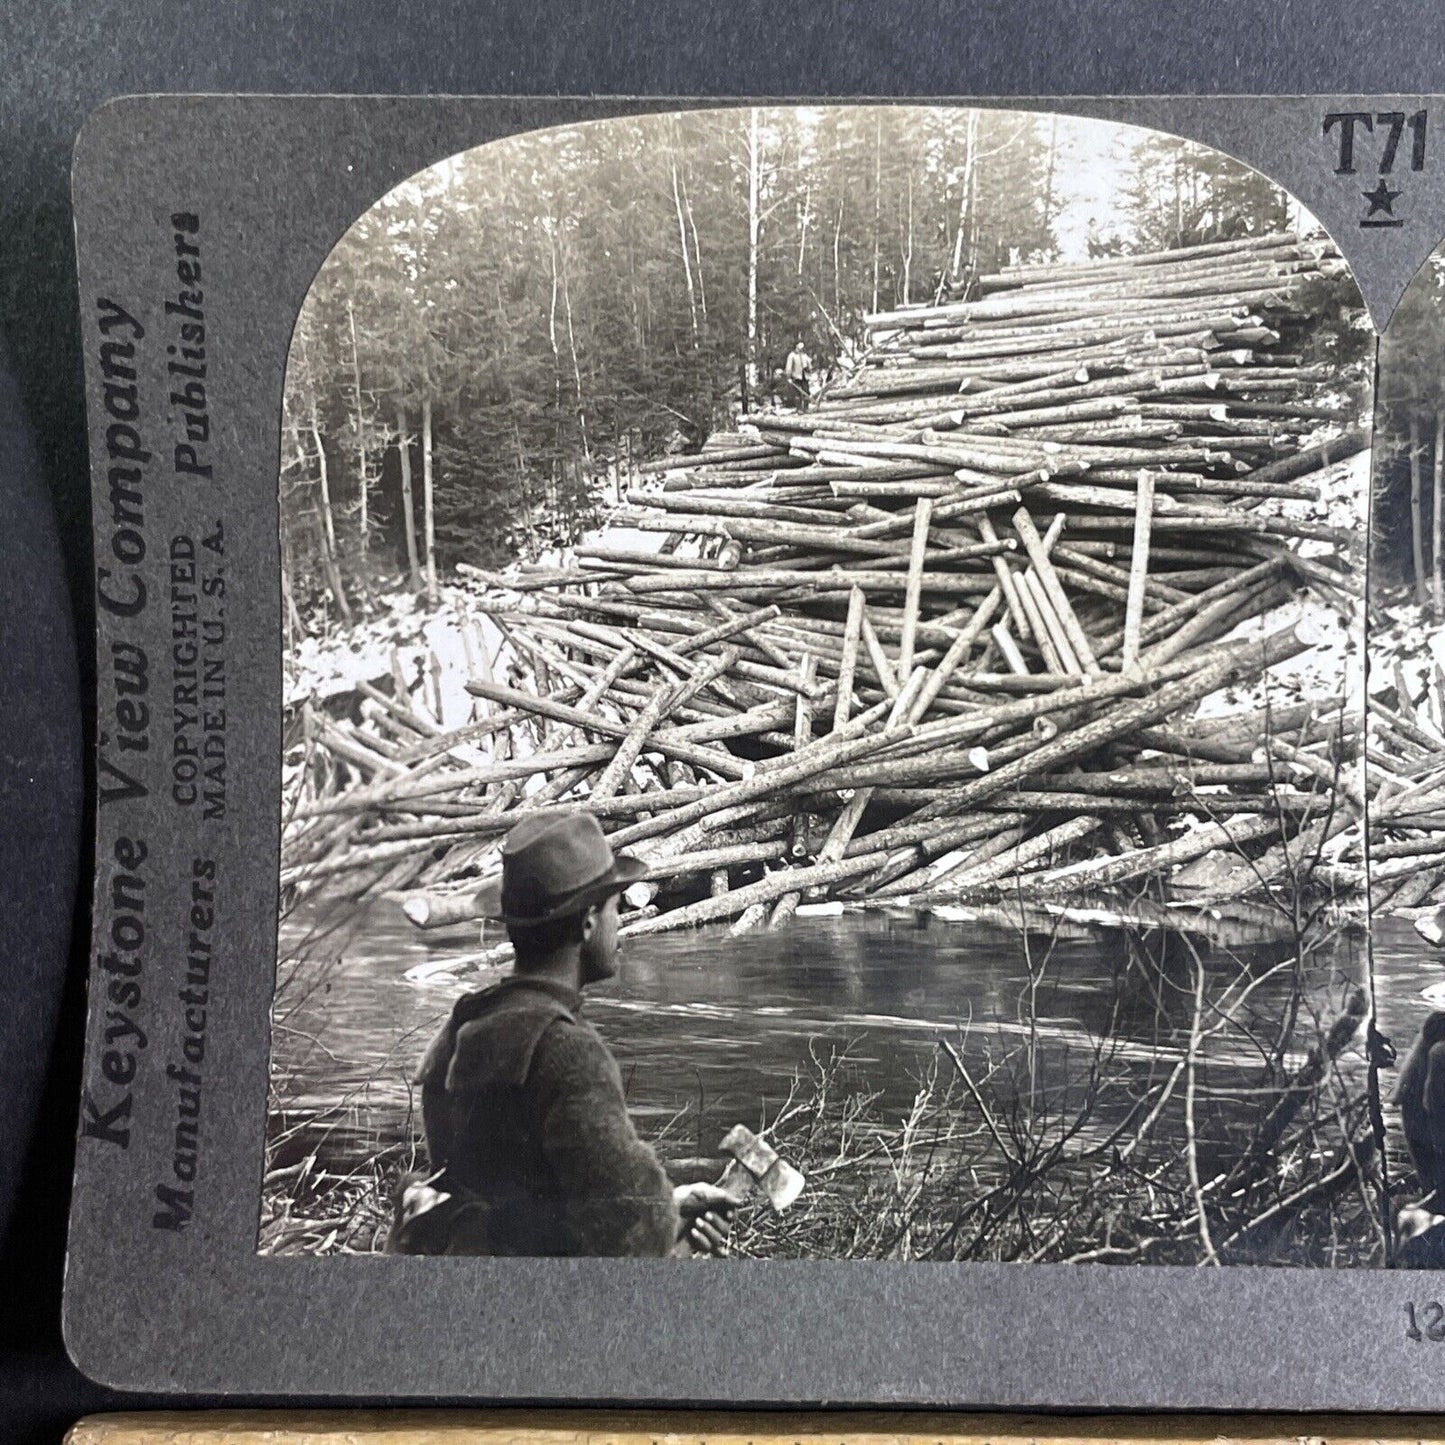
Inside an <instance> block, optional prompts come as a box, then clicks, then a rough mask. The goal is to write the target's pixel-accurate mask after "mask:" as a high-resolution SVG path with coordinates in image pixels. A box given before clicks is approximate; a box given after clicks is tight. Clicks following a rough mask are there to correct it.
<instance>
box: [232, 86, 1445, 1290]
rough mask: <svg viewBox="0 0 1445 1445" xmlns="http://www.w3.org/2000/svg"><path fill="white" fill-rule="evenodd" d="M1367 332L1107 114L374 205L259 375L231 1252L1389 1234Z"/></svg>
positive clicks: (1252, 180)
mask: <svg viewBox="0 0 1445 1445" xmlns="http://www.w3.org/2000/svg"><path fill="white" fill-rule="evenodd" d="M1375 362H1376V345H1375V334H1374V331H1373V329H1372V327H1371V324H1370V322H1369V319H1368V317H1367V316H1366V313H1365V309H1364V306H1363V303H1362V301H1361V297H1360V293H1359V290H1358V288H1357V286H1356V284H1355V281H1354V278H1353V276H1352V275H1351V272H1350V269H1349V267H1348V265H1347V264H1346V262H1345V261H1344V260H1343V259H1342V258H1341V256H1340V254H1339V252H1338V251H1337V249H1336V247H1335V245H1334V244H1333V242H1332V240H1331V238H1330V237H1329V236H1328V235H1327V234H1326V233H1325V232H1324V230H1323V229H1322V228H1321V226H1320V225H1319V223H1318V222H1317V221H1316V220H1315V218H1314V217H1313V216H1312V215H1311V214H1310V213H1309V212H1308V211H1307V210H1306V209H1304V208H1303V207H1302V206H1301V204H1300V203H1299V202H1298V201H1297V200H1296V199H1295V198H1294V197H1292V196H1291V195H1289V194H1287V193H1286V192H1285V191H1283V190H1281V189H1280V188H1279V187H1278V186H1276V185H1275V184H1274V183H1273V182H1271V181H1270V180H1269V179H1268V178H1267V177H1265V176H1263V175H1261V174H1260V173H1258V172H1256V171H1254V170H1252V169H1250V168H1249V167H1247V166H1245V165H1244V164H1242V163H1241V162H1239V161H1237V160H1235V159H1233V158H1231V157H1229V156H1227V155H1224V154H1222V153H1220V152H1218V151H1214V150H1211V149H1208V148H1206V147H1203V146H1201V145H1198V144H1196V143H1194V142H1191V141H1188V140H1185V139H1180V138H1177V137H1174V136H1171V135H1167V134H1164V133H1161V132H1157V131H1149V130H1142V129H1136V128H1131V127H1128V126H1122V125H1118V124H1115V123H1112V122H1103V121H1095V120H1086V119H1080V118H1075V117H1070V116H1067V115H1055V114H1050V113H1044V112H1027V111H1019V110H1009V109H998V110H990V109H978V108H966V107H943V106H936V107H920V106H815V107H779V108H759V107H735V106H726V107H721V108H717V109H711V110H698V111H690V112H685V113H661V114H655V115H647V116H634V117H624V118H619V119H611V120H604V121H596V122H589V123H587V124H583V125H577V126H574V127H567V128H559V129H551V130H545V131H539V132H534V133H528V134H523V135H519V136H515V137H513V138H510V139H507V140H503V141H498V142H494V143H491V144H488V145H485V146H481V147H478V148H476V149H474V150H470V151H465V152H463V153H461V154H458V155H455V156H452V157H451V158H449V159H447V160H445V161H442V162H441V163H439V164H437V165H435V166H432V167H431V168H430V169H428V170H425V171H422V172H420V173H418V174H416V175H414V176H412V177H411V178H410V179H409V180H407V181H405V182H404V183H403V184H401V185H399V186H397V187H396V189H395V190H393V191H391V192H390V193H389V194H387V195H385V196H383V197H381V198H380V199H378V200H377V202H376V204H375V205H373V206H372V207H371V208H370V209H369V210H368V211H366V213H365V214H363V215H361V216H359V217H358V218H357V219H356V221H355V223H354V225H353V226H352V227H351V229H350V230H349V231H348V232H347V233H346V235H345V236H344V237H343V238H342V239H341V240H340V242H339V243H338V244H337V246H336V247H335V249H334V250H333V252H332V253H331V255H330V256H329V258H328V259H327V261H326V262H325V264H324V265H323V266H322V268H321V270H320V271H319V273H318V274H317V276H316V278H315V281H314V283H313V285H312V288H311V291H310V294H309V296H308V298H307V301H306V304H305V306H304V308H303V310H302V312H301V315H300V317H299V319H298V321H297V324H296V329H295V333H294V336H293V339H292V344H291V351H290V359H289V365H288V369H287V374H286V390H285V408H284V425H283V431H282V436H281V438H280V452H279V461H280V468H279V488H280V496H281V535H280V538H279V546H280V549H281V556H282V564H283V565H282V577H283V609H282V625H283V627H284V669H285V672H284V720H283V726H284V732H283V744H282V746H283V768H282V774H283V783H282V796H281V797H280V798H279V799H278V800H277V802H278V809H279V816H280V828H281V873H280V879H279V886H280V913H279V917H280V922H279V935H278V957H277V971H276V986H275V996H274V1001H273V1007H272V1056H271V1071H270V1090H271V1093H270V1104H269V1112H268V1129H267V1159H266V1167H265V1176H264V1184H263V1190H262V1198H261V1201H260V1219H259V1232H258V1247H259V1249H260V1250H261V1251H262V1252H263V1253H267V1254H278V1255H295V1254H301V1255H337V1254H371V1253H382V1252H390V1253H400V1254H449V1255H512V1256H519V1255H520V1256H540V1255H546V1256H569V1255H594V1256H638V1257H643V1256H676V1257H678V1258H679V1259H691V1260H692V1261H694V1263H693V1264H689V1265H684V1266H680V1267H697V1268H726V1267H727V1262H728V1261H730V1260H734V1259H869V1260H894V1261H905V1260H918V1261H935V1262H937V1261H947V1262H961V1261H990V1262H1017V1263H1049V1264H1059V1263H1106V1264H1119V1265H1147V1264H1173V1265H1207V1266H1222V1265H1232V1264H1272V1265H1299V1266H1311V1267H1320V1268H1338V1267H1352V1266H1376V1265H1383V1264H1386V1263H1388V1262H1390V1260H1391V1259H1392V1258H1393V1257H1394V1251H1395V1248H1396V1244H1395V1238H1394V1231H1395V1214H1396V1210H1397V1206H1398V1204H1399V1200H1398V1199H1397V1198H1396V1197H1395V1196H1393V1195H1392V1194H1391V1192H1390V1190H1391V1180H1390V1178H1389V1177H1388V1171H1387V1170H1386V1169H1385V1168H1384V1165H1385V1163H1386V1162H1387V1161H1391V1160H1392V1155H1393V1154H1394V1153H1396V1152H1398V1150H1397V1148H1396V1145H1395V1144H1394V1143H1393V1142H1392V1139H1387V1138H1386V1137H1384V1136H1385V1132H1386V1128H1387V1126H1386V1125H1385V1124H1384V1123H1383V1122H1382V1120H1383V1118H1384V1111H1387V1110H1391V1109H1393V1105H1392V1104H1391V1103H1390V1101H1389V1098H1388V1091H1389V1088H1390V1081H1389V1078H1388V1076H1386V1077H1384V1078H1383V1080H1382V1069H1381V1067H1380V1065H1379V1060H1378V1057H1377V1056H1372V1055H1371V1054H1370V1053H1369V1052H1368V1051H1367V1048H1366V1041H1367V1039H1368V1038H1370V1037H1371V1034H1372V1030H1373V1029H1374V1025H1375V1014H1374V1008H1375V1003H1376V999H1375V994H1374V991H1373V988H1372V982H1373V981H1372V979H1371V976H1370V971H1369V963H1368V949H1367V940H1366V900H1365V892H1366V890H1365V873H1364V863H1365V843H1366V839H1365V836H1364V810H1365V803H1366V798H1365V795H1364V789H1365V788H1366V786H1367V783H1366V782H1365V781H1363V780H1364V779H1365V777H1366V774H1365V773H1364V772H1363V771H1362V768H1363V763H1364V750H1365V730H1364V723H1363V719H1364V712H1365V668H1364V662H1365V595H1364V594H1365V585H1364V579H1365V561H1366V550H1367V548H1366V537H1367V532H1368V525H1369V520H1370V515H1369V514H1370V507H1369V492H1370V477H1371V428H1372V421H1373V417H1374V404H1375V399H1374V397H1373V395H1372V388H1373V382H1374V374H1375ZM1424 370H1425V368H1423V367H1421V368H1415V371H1416V372H1417V373H1418V374H1419V375H1418V378H1417V379H1418V380H1420V383H1421V384H1424V383H1423V373H1424ZM1392 384H1393V383H1391V382H1388V381H1382V392H1381V398H1380V400H1381V403H1382V406H1384V407H1385V410H1384V411H1383V412H1382V413H1381V414H1382V415H1383V416H1385V417H1386V418H1388V419H1389V421H1390V425H1391V427H1395V426H1396V425H1397V421H1398V420H1399V419H1403V420H1404V422H1405V424H1406V425H1407V430H1409V431H1410V435H1411V436H1414V437H1415V440H1414V441H1413V442H1411V443H1410V444H1409V445H1410V446H1411V447H1412V448H1413V450H1412V451H1411V452H1410V455H1411V456H1412V457H1414V458H1415V462H1416V468H1415V469H1416V472H1417V473H1418V472H1419V470H1420V467H1421V466H1422V465H1424V463H1422V462H1421V461H1420V458H1421V456H1423V455H1424V449H1425V448H1426V445H1427V441H1428V438H1427V435H1426V434H1427V432H1429V428H1428V427H1426V425H1425V423H1424V422H1423V421H1421V420H1419V419H1418V418H1416V417H1415V411H1414V410H1412V409H1410V408H1405V409H1403V410H1402V409H1400V408H1399V407H1398V406H1396V404H1395V402H1394V401H1393V400H1392V398H1393V396H1394V394H1395V393H1394V392H1393V391H1391V390H1390V387H1391V385H1392ZM1392 406H1394V407H1395V410H1393V411H1392V410H1391V409H1390V408H1391V407H1392ZM1416 410H1418V408H1416ZM1407 412H1408V415H1407ZM1431 425H1432V426H1433V425H1434V423H1433V422H1432V423H1431ZM1411 429H1413V430H1411ZM1437 430H1438V429H1437ZM1417 432H1418V433H1419V435H1418V436H1415V433H1417ZM1392 434H1393V433H1392ZM1429 434H1430V435H1435V434H1436V433H1433V432H1431V433H1429ZM1436 447H1437V450H1436V451H1435V452H1434V454H1433V455H1434V457H1435V458H1436V460H1435V462H1434V466H1435V472H1434V476H1435V478H1436V483H1437V485H1438V477H1439V461H1438V458H1439V456H1440V454H1441V453H1440V451H1439V444H1438V443H1436ZM1397 470H1398V468H1397ZM1391 475H1392V476H1393V475H1394V473H1391ZM1377 493H1378V487H1377ZM1377 505H1378V502H1377ZM1397 511H1398V509H1397ZM1407 511H1408V509H1407ZM1422 515H1423V513H1421V511H1420V509H1419V507H1417V508H1416V511H1415V513H1414V517H1415V529H1416V530H1415V536H1416V538H1417V541H1416V543H1415V554H1414V555H1415V558H1416V572H1415V573H1414V574H1413V577H1412V576H1411V575H1410V574H1409V573H1408V568H1407V570H1406V572H1404V573H1402V574H1401V578H1400V581H1401V582H1402V584H1407V585H1413V586H1414V587H1415V588H1416V589H1417V591H1418V590H1419V589H1423V591H1422V592H1420V595H1419V596H1418V597H1417V596H1416V595H1415V594H1414V593H1410V594H1409V596H1408V597H1407V598H1406V599H1405V600H1403V601H1402V602H1401V604H1400V606H1401V607H1402V608H1403V609H1404V611H1403V612H1401V613H1400V615H1401V616H1402V617H1406V618H1408V619H1418V620H1419V623H1420V625H1421V626H1423V625H1425V622H1426V620H1427V619H1428V620H1433V619H1434V617H1435V613H1436V612H1438V609H1439V607H1440V580H1439V579H1440V569H1439V564H1438V563H1435V564H1434V569H1435V570H1434V571H1433V573H1430V574H1429V575H1428V576H1426V577H1424V578H1423V580H1422V578H1421V576H1420V573H1419V567H1420V562H1419V559H1420V556H1421V552H1420V548H1421V545H1422V543H1421V542H1420V541H1419V540H1418V539H1419V537H1420V536H1421V533H1420V530H1419V528H1420V525H1421V523H1420V517H1421V516H1422ZM1378 516H1379V514H1378V512H1377V530H1378V527H1379V522H1378ZM1391 516H1392V517H1394V518H1395V519H1396V520H1395V522H1394V523H1392V525H1398V526H1400V527H1405V526H1406V525H1407V522H1406V520H1405V518H1406V513H1399V515H1398V516H1396V513H1395V512H1392V513H1391ZM1434 517H1435V531H1434V533H1433V536H1434V537H1436V538H1438V537H1439V536H1440V535H1441V533H1440V523H1439V518H1440V509H1439V505H1438V503H1437V504H1436V506H1435V511H1434ZM1424 545H1425V547H1426V551H1427V552H1429V555H1430V556H1431V557H1433V556H1434V552H1433V550H1432V547H1431V544H1430V543H1429V541H1428V539H1427V541H1426V543H1425V544H1424ZM1407 561H1408V557H1407ZM1432 589H1433V590H1432ZM1392 605H1393V604H1392ZM1432 608H1433V609H1435V611H1433V612H1432ZM1397 610H1398V609H1397ZM1403 625H1405V624H1404V623H1402V626H1403ZM1409 625H1410V626H1414V625H1415V621H1414V620H1411V621H1410V622H1409ZM1412 676H1413V674H1412ZM1428 682H1429V686H1430V687H1432V688H1436V687H1437V683H1438V672H1434V673H1430V675H1429V678H1428ZM1411 686H1412V687H1413V688H1414V690H1415V691H1416V692H1418V690H1419V683H1418V679H1417V680H1416V683H1414V684H1412V685H1411ZM1435 697H1436V701H1437V702H1438V689H1437V692H1436V693H1435ZM1390 706H1391V708H1392V709H1393V711H1391V713H1390V715H1389V718H1388V719H1386V722H1387V723H1388V727H1389V728H1390V729H1391V732H1390V738H1391V739H1392V742H1391V746H1392V747H1396V748H1397V749H1400V750H1403V751H1398V750H1397V751H1396V753H1395V754H1394V755H1395V756H1397V757H1402V758H1405V759H1408V760H1410V767H1409V768H1406V767H1404V766H1403V764H1402V766H1401V769H1400V771H1401V773H1402V774H1403V773H1406V772H1408V773H1410V775H1411V777H1414V776H1415V772H1413V771H1412V769H1414V767H1415V762H1414V760H1415V759H1416V758H1417V756H1418V755H1419V752H1420V750H1421V749H1423V748H1424V747H1425V744H1424V743H1423V742H1421V741H1420V739H1421V738H1422V737H1424V736H1426V735H1428V736H1429V737H1430V738H1431V739H1432V742H1431V743H1430V746H1431V747H1435V746H1436V742H1435V741H1433V740H1437V739H1438V738H1439V736H1440V725H1441V722H1442V721H1445V720H1442V719H1441V718H1440V717H1439V715H1438V714H1432V715H1431V717H1430V718H1429V719H1426V718H1424V717H1423V716H1422V715H1421V713H1420V710H1421V708H1423V707H1427V706H1434V704H1428V705H1427V704H1420V703H1418V702H1417V701H1416V700H1415V699H1414V694H1413V693H1412V695H1411V699H1410V700H1409V701H1408V703H1407V701H1405V700H1401V699H1396V700H1395V701H1394V702H1392V703H1391V704H1390ZM1381 717H1382V718H1383V717H1384V714H1383V713H1382V714H1381ZM1382 725H1383V724H1382ZM1441 746H1445V744H1441ZM1432 756H1438V753H1436V754H1433V755H1432ZM1421 776H1425V777H1426V778H1427V781H1426V782H1425V783H1424V784H1422V786H1424V787H1425V788H1426V791H1427V792H1428V788H1429V786H1432V785H1431V784H1429V782H1428V777H1430V776H1433V775H1430V774H1428V769H1424V770H1423V771H1422V772H1421ZM1374 796H1375V798H1376V800H1377V801H1378V792H1376V793H1375V794H1374ZM1397 796H1399V795H1398V794H1397ZM1417 836H1418V835H1417V833H1416V832H1415V831H1407V832H1405V833H1402V834H1399V835H1398V838H1399V841H1398V842H1396V841H1394V840H1395V839H1396V838H1397V834H1395V833H1391V834H1390V837H1391V840H1392V842H1391V844H1390V846H1391V848H1392V849H1395V852H1394V854H1393V857H1394V858H1398V859H1399V860H1400V865H1401V866H1398V867H1396V868H1395V869H1394V871H1395V872H1396V873H1397V874H1399V875H1400V876H1401V877H1402V878H1403V877H1405V875H1407V874H1413V873H1415V872H1416V865H1417V864H1418V863H1419V862H1420V860H1421V859H1422V858H1423V856H1424V850H1419V851H1417V852H1412V851H1410V849H1411V848H1413V847H1414V842H1413V841H1409V842H1408V844H1407V840H1415V839H1416V838H1417ZM1407 860H1408V861H1409V864H1410V866H1408V867H1407V866H1403V865H1404V864H1405V863H1406V861H1407ZM1438 863H1439V867H1438V869H1435V871H1433V872H1431V874H1430V876H1431V877H1432V878H1436V876H1437V874H1438V875H1439V876H1442V877H1445V856H1442V857H1441V858H1440V859H1439V860H1438ZM1432 867H1433V865H1432ZM1417 886H1419V885H1417V884H1416V883H1415V882H1414V881H1413V879H1406V882H1405V887H1406V888H1407V889H1412V890H1413V889H1414V888H1416V887H1417ZM1435 886H1436V885H1435V884H1434V883H1432V884H1431V885H1429V887H1427V888H1424V889H1423V890H1422V891H1421V892H1420V894H1419V897H1418V898H1412V904H1413V905H1414V906H1419V905H1420V904H1422V903H1423V902H1425V901H1426V899H1427V898H1429V897H1430V896H1431V892H1430V890H1431V889H1432V888H1434V887H1435ZM1392 1006H1393V1005H1392ZM1382 1007H1383V1005H1382ZM1372 1059H1373V1062H1372ZM1382 1091H1383V1093H1384V1095H1385V1097H1384V1099H1383V1103H1382ZM1391 1117H1392V1118H1393V1115H1392V1116H1391ZM1388 1127H1389V1128H1390V1129H1391V1130H1393V1129H1394V1125H1393V1123H1391V1124H1390V1125H1389V1126H1388ZM1398 1182H1399V1170H1398V1168H1396V1169H1395V1171H1394V1183H1395V1184H1396V1185H1398Z"/></svg>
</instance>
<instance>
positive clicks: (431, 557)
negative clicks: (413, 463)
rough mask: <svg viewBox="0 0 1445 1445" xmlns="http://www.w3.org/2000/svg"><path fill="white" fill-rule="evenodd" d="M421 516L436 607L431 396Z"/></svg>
mask: <svg viewBox="0 0 1445 1445" xmlns="http://www.w3.org/2000/svg"><path fill="white" fill-rule="evenodd" d="M421 517H422V528H423V530H424V531H425V534H426V600H427V602H428V603H429V604H430V605H431V606H433V607H435V606H436V605H437V602H438V601H439V600H440V598H439V595H438V592H437V530H436V513H435V511H434V509H433V507H432V447H431V397H429V396H428V397H425V398H423V400H422V404H421Z"/></svg>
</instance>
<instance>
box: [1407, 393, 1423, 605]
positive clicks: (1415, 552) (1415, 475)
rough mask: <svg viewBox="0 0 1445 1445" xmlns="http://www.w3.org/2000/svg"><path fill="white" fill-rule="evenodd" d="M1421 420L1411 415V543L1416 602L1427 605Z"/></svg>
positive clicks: (1417, 416) (1415, 415) (1413, 414)
mask: <svg viewBox="0 0 1445 1445" xmlns="http://www.w3.org/2000/svg"><path fill="white" fill-rule="evenodd" d="M1420 460H1421V459H1420V418H1419V415H1418V414H1416V413H1414V412H1412V413H1411V414H1410V542H1411V549H1412V556H1413V558H1414V563H1415V601H1416V602H1418V603H1420V605H1421V606H1424V604H1425V523H1424V517H1423V515H1422V509H1421V503H1420V490H1421V481H1422V477H1421V470H1422V468H1421V466H1420Z"/></svg>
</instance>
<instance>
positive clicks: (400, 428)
mask: <svg viewBox="0 0 1445 1445" xmlns="http://www.w3.org/2000/svg"><path fill="white" fill-rule="evenodd" d="M396 446H397V452H398V454H399V455H400V457H401V519H402V525H403V526H404V527H405V528H406V570H407V579H408V582H409V583H410V586H411V590H412V591H413V592H420V591H421V568H420V567H419V566H418V565H417V559H416V508H415V506H414V505H413V502H412V495H411V438H410V437H408V436H407V434H406V408H405V407H404V406H403V405H402V403H401V402H397V404H396Z"/></svg>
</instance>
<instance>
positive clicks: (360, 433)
mask: <svg viewBox="0 0 1445 1445" xmlns="http://www.w3.org/2000/svg"><path fill="white" fill-rule="evenodd" d="M346 322H347V325H348V326H349V327H350V328H351V386H352V392H353V397H354V400H355V403H356V413H355V415H356V466H357V470H358V471H359V472H360V473H361V478H360V482H359V484H358V487H357V492H358V495H359V498H360V506H359V508H358V509H357V523H358V525H359V526H360V528H361V551H362V553H363V554H365V552H366V550H367V547H368V545H369V543H370V535H369V534H370V530H371V517H370V510H369V508H370V498H369V495H368V492H369V478H368V477H367V455H366V415H365V412H364V411H363V409H362V399H361V352H360V351H359V350H358V348H357V345H356V310H355V308H354V307H353V306H352V304H351V302H350V301H348V302H347V303H346Z"/></svg>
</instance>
